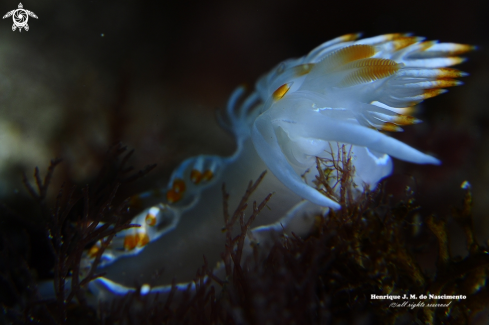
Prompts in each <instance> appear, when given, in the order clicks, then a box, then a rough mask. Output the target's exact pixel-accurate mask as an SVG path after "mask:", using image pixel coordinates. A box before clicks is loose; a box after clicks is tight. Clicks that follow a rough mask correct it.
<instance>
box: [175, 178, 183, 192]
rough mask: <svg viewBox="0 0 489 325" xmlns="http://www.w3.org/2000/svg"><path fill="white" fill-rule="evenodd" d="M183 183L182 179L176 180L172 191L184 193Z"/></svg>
mask: <svg viewBox="0 0 489 325" xmlns="http://www.w3.org/2000/svg"><path fill="white" fill-rule="evenodd" d="M185 188H186V186H185V182H184V181H183V179H181V178H177V179H175V180H174V181H173V186H172V189H173V190H174V191H175V192H185Z"/></svg>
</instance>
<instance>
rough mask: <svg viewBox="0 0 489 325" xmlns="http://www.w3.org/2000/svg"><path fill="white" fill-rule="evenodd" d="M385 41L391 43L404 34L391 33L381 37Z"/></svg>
mask: <svg viewBox="0 0 489 325" xmlns="http://www.w3.org/2000/svg"><path fill="white" fill-rule="evenodd" d="M382 37H383V38H384V40H385V41H392V40H395V39H398V38H401V37H404V34H401V33H391V34H384V35H382Z"/></svg>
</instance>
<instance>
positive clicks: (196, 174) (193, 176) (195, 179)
mask: <svg viewBox="0 0 489 325" xmlns="http://www.w3.org/2000/svg"><path fill="white" fill-rule="evenodd" d="M190 180H191V181H192V183H194V184H199V183H200V181H201V180H202V173H201V172H200V171H198V170H197V169H192V171H191V172H190Z"/></svg>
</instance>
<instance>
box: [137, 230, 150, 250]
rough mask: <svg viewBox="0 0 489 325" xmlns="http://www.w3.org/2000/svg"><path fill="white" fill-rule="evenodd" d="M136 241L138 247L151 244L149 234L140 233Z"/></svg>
mask: <svg viewBox="0 0 489 325" xmlns="http://www.w3.org/2000/svg"><path fill="white" fill-rule="evenodd" d="M136 241H137V246H138V247H143V246H146V245H147V244H148V243H149V237H148V234H146V233H139V232H138V233H137V234H136Z"/></svg>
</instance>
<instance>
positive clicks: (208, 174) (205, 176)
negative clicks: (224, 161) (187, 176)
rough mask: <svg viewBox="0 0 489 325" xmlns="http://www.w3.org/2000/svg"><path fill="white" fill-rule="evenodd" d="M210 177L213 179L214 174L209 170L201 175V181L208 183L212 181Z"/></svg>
mask: <svg viewBox="0 0 489 325" xmlns="http://www.w3.org/2000/svg"><path fill="white" fill-rule="evenodd" d="M212 177H214V173H213V172H212V170H210V169H207V170H206V171H205V172H204V174H202V180H203V181H206V182H207V181H210V180H211V179H212Z"/></svg>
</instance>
